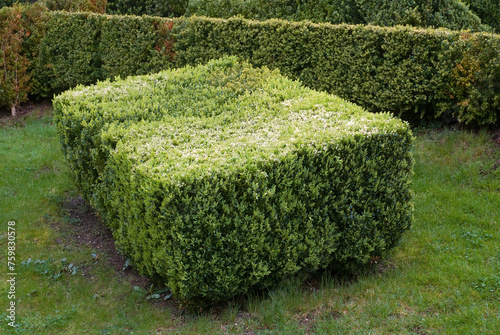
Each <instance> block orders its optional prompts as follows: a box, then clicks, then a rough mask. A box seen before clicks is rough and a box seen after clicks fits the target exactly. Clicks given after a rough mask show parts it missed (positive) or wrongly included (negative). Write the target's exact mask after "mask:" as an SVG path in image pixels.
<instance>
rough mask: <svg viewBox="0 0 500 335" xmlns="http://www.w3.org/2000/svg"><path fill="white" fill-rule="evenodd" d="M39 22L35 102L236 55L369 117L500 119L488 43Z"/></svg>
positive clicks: (337, 31) (473, 36)
mask: <svg viewBox="0 0 500 335" xmlns="http://www.w3.org/2000/svg"><path fill="white" fill-rule="evenodd" d="M44 17H45V18H46V20H45V21H46V25H47V28H46V29H45V31H46V33H44V35H43V38H42V39H41V42H39V43H40V44H39V48H34V49H33V50H36V51H35V52H33V53H32V54H30V56H29V57H31V58H28V59H32V60H31V65H30V68H29V69H30V70H29V71H28V72H29V74H30V75H31V82H30V85H29V87H28V88H27V89H29V88H30V87H31V91H30V92H31V93H32V94H34V95H39V96H46V97H50V96H52V94H54V93H58V92H62V91H64V90H66V89H68V88H70V87H73V86H75V85H77V84H88V83H92V82H95V81H97V80H103V79H105V78H113V77H114V76H122V77H125V76H128V75H136V74H145V73H150V72H157V71H159V70H160V69H163V68H167V67H181V66H184V65H186V64H199V63H202V62H206V61H208V60H210V59H213V58H218V57H221V56H223V55H236V56H239V57H241V58H242V59H247V60H248V61H250V62H251V63H252V64H253V65H255V66H262V65H266V66H269V67H271V68H279V69H280V70H281V71H282V73H283V74H285V75H287V76H290V77H291V78H293V79H299V80H301V81H302V82H303V83H304V84H306V85H308V86H310V87H312V88H314V89H318V90H325V91H327V92H329V93H334V94H336V95H339V96H341V97H343V98H345V99H348V100H350V101H352V102H355V103H357V104H360V105H362V106H364V107H365V108H367V109H369V110H370V111H374V112H379V111H390V112H392V113H395V114H397V115H403V116H404V117H405V118H408V119H412V118H414V119H419V118H420V117H424V118H429V119H430V118H434V117H442V116H443V115H445V116H453V117H455V118H458V119H459V120H460V121H461V122H463V123H466V124H469V125H476V126H477V125H479V126H492V125H495V124H498V122H499V120H500V119H499V113H500V87H499V83H500V60H499V59H500V57H499V52H498V50H500V36H499V35H496V34H489V33H469V32H458V31H450V30H445V29H441V30H433V29H415V28H410V27H391V28H384V27H376V26H364V25H345V24H342V25H331V24H328V23H323V24H313V23H310V22H288V21H282V20H269V21H264V22H257V21H251V20H245V19H242V18H232V19H229V20H224V19H211V18H202V17H190V18H176V19H166V18H159V17H147V16H143V17H133V16H103V15H97V14H89V13H83V14H82V13H79V14H75V13H63V12H57V13H53V12H50V13H46V14H45V15H44ZM23 38H24V39H25V40H26V37H23ZM38 50H39V52H38ZM0 57H1V56H0ZM0 61H1V59H0ZM2 94H4V93H2V92H1V91H0V97H2V98H3V96H2ZM6 100H8V99H4V100H2V99H0V101H6Z"/></svg>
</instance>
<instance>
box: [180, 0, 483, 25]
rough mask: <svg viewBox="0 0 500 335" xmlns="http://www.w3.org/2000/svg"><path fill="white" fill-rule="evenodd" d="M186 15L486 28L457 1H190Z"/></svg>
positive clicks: (334, 22)
mask: <svg viewBox="0 0 500 335" xmlns="http://www.w3.org/2000/svg"><path fill="white" fill-rule="evenodd" d="M186 15H187V16H190V15H203V16H208V17H219V18H226V19H227V18H230V17H232V16H236V15H242V16H243V17H245V18H247V19H254V20H268V19H273V18H274V19H286V20H293V21H302V20H310V21H313V22H316V23H321V22H329V23H333V24H340V23H347V24H371V25H377V26H388V27H391V26H396V25H411V26H416V27H435V28H438V27H442V28H448V29H453V30H465V29H471V30H475V31H481V30H484V29H488V27H486V26H482V25H481V20H480V19H479V18H478V17H477V15H476V14H475V13H473V12H472V11H471V10H469V8H468V7H467V6H466V5H464V4H463V3H462V2H461V1H459V0H371V1H365V0H319V1H318V0H300V1H296V0H246V1H240V0H222V1H214V0H191V1H189V5H188V6H187V10H186Z"/></svg>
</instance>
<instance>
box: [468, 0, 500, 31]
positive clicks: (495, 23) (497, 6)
mask: <svg viewBox="0 0 500 335" xmlns="http://www.w3.org/2000/svg"><path fill="white" fill-rule="evenodd" d="M461 1H462V2H463V3H465V4H467V5H469V8H470V9H471V10H472V11H473V12H474V13H475V14H476V15H477V16H479V18H480V19H481V21H482V23H484V24H487V25H489V26H491V27H492V28H494V29H495V30H496V32H497V33H499V32H500V2H499V1H498V0H461Z"/></svg>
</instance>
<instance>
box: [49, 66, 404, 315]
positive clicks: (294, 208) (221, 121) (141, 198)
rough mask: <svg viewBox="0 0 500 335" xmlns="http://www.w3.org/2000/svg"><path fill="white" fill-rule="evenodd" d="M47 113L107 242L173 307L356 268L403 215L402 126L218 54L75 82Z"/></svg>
mask: <svg viewBox="0 0 500 335" xmlns="http://www.w3.org/2000/svg"><path fill="white" fill-rule="evenodd" d="M54 108H55V119H54V120H55V122H56V124H57V127H58V129H59V133H60V136H61V141H62V144H63V151H64V153H65V155H66V158H67V159H68V161H69V163H70V165H71V167H72V170H73V172H74V173H75V176H76V179H77V181H78V184H79V185H80V186H81V188H82V190H83V192H84V194H85V196H86V197H87V199H89V200H90V201H91V203H92V204H93V205H94V206H95V207H96V208H97V209H98V211H99V212H100V214H101V215H102V217H103V218H104V219H105V221H106V222H107V223H108V224H109V226H110V227H111V229H112V231H113V235H114V237H115V240H116V243H117V245H118V246H119V248H120V249H121V250H122V251H123V252H124V253H125V254H126V255H127V256H128V257H130V259H132V260H133V262H134V263H135V264H136V265H137V267H138V269H139V270H140V271H141V273H144V274H147V275H148V276H150V277H152V278H155V279H156V280H157V281H159V282H161V283H164V284H165V285H167V286H168V287H170V288H171V289H172V291H173V292H174V294H176V295H177V297H178V298H180V299H181V300H182V301H183V302H184V303H186V304H188V305H192V306H200V305H204V304H206V303H211V302H214V301H218V300H222V299H227V298H229V297H232V296H234V295H235V294H240V293H245V292H247V291H248V289H249V288H251V287H266V286H269V285H272V284H274V283H276V282H278V281H280V280H282V279H283V278H284V277H286V276H290V275H294V274H296V273H297V272H306V273H307V272H310V271H314V270H316V269H319V268H324V267H328V266H333V267H340V268H346V267H348V268H352V267H356V266H359V265H360V264H364V263H367V262H369V261H370V259H371V258H372V257H378V256H381V255H384V254H385V253H386V252H387V251H388V250H389V249H390V248H392V247H393V246H395V245H396V244H397V243H398V241H399V239H400V237H401V235H402V233H403V232H404V231H406V230H407V229H409V227H410V225H411V223H412V204H411V191H410V183H411V175H412V165H413V159H412V155H411V152H410V148H411V141H412V136H411V133H410V131H409V128H408V125H407V124H405V123H403V122H401V121H399V120H397V119H395V118H393V117H391V116H390V115H388V114H385V113H381V114H370V113H367V112H366V111H364V110H363V109H362V108H360V107H358V106H355V105H353V104H351V103H348V102H346V101H344V100H342V99H340V98H337V97H334V96H331V95H328V94H326V93H319V92H316V91H312V90H311V89H308V88H305V87H303V86H301V85H300V84H299V83H298V82H293V81H290V80H288V79H286V78H285V77H282V76H280V75H279V74H278V73H276V72H271V71H270V70H267V69H265V68H264V69H253V68H251V67H250V66H249V65H248V64H245V63H243V64H240V63H238V62H236V60H235V59H234V58H226V59H221V60H218V61H211V62H209V63H208V64H207V65H204V66H198V67H196V68H190V67H188V68H185V69H178V70H174V71H165V72H160V73H158V74H156V75H149V76H141V77H130V78H128V79H127V80H125V81H121V80H120V81H115V82H113V83H110V82H102V83H99V84H97V85H95V86H91V87H79V88H77V89H75V90H71V91H67V92H65V93H63V94H61V95H59V96H58V97H56V98H55V100H54Z"/></svg>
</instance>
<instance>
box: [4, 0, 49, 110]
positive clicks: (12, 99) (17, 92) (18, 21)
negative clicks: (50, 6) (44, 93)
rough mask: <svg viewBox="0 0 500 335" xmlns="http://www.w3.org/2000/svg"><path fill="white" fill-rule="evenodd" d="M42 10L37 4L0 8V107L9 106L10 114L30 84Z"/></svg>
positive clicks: (41, 29) (41, 27) (41, 32)
mask: <svg viewBox="0 0 500 335" xmlns="http://www.w3.org/2000/svg"><path fill="white" fill-rule="evenodd" d="M46 10H47V9H46V7H45V6H42V5H39V4H35V5H31V6H27V5H15V6H13V7H9V8H7V7H6V8H1V9H0V36H1V40H0V69H1V71H0V107H4V106H5V107H8V108H10V109H11V111H12V114H13V115H14V114H15V113H16V109H17V107H19V105H20V104H21V103H23V102H24V101H26V100H27V97H28V93H30V90H31V87H32V71H33V67H32V65H33V62H34V60H35V59H36V58H37V57H38V50H39V47H40V40H41V38H42V36H43V35H44V32H45V21H46V18H45V17H44V13H45V12H46Z"/></svg>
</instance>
